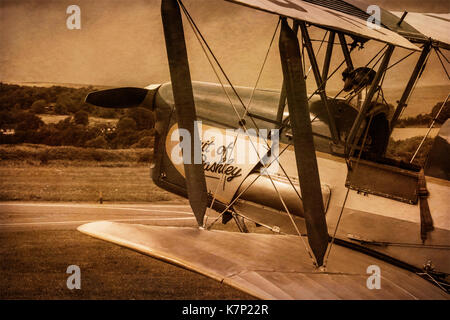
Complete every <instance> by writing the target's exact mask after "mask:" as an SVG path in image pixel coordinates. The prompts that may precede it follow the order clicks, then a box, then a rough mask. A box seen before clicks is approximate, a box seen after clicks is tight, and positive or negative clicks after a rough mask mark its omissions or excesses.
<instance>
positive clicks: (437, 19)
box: [392, 12, 450, 49]
mask: <svg viewBox="0 0 450 320" xmlns="http://www.w3.org/2000/svg"><path fill="white" fill-rule="evenodd" d="M392 13H393V14H395V15H396V16H398V17H401V15H402V14H403V13H402V12H392ZM404 21H406V22H407V23H408V24H409V25H411V26H413V27H414V28H415V29H417V30H418V31H420V32H421V33H422V34H423V35H425V36H426V37H429V38H431V39H433V40H434V41H435V42H438V45H439V46H441V47H443V48H445V49H450V32H449V29H450V14H449V13H445V14H439V13H415V12H409V13H408V14H407V15H406V17H405V20H404Z"/></svg>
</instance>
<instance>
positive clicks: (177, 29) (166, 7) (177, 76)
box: [161, 0, 208, 226]
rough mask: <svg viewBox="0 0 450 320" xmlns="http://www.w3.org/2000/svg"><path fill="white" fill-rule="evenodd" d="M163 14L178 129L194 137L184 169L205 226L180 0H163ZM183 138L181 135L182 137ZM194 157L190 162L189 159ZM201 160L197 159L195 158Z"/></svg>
mask: <svg viewBox="0 0 450 320" xmlns="http://www.w3.org/2000/svg"><path fill="white" fill-rule="evenodd" d="M161 16H162V23H163V27H164V37H165V40H166V49H167V56H168V59H169V69H170V78H171V80H172V89H173V90H172V91H173V97H174V102H175V110H176V114H177V121H178V129H185V130H187V131H188V132H189V134H190V135H189V136H190V139H191V141H190V146H191V150H190V151H191V152H190V159H187V160H188V161H186V160H184V172H185V177H186V187H187V192H188V197H189V203H190V205H191V208H192V211H193V212H194V215H195V218H196V219H197V223H198V225H199V226H202V225H203V218H204V216H205V212H206V206H207V201H208V194H207V191H206V181H205V173H204V171H203V164H202V161H201V159H202V154H201V144H200V138H199V136H198V131H197V128H196V127H194V121H195V120H196V119H197V116H196V113H195V104H194V94H193V91H192V82H191V74H190V71H189V62H188V57H187V50H186V43H185V39H184V31H183V22H182V19H181V13H180V7H179V5H178V2H177V1H176V0H162V2H161ZM180 138H181V137H180ZM189 160H190V161H189ZM194 160H197V161H194Z"/></svg>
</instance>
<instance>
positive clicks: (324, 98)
mask: <svg viewBox="0 0 450 320" xmlns="http://www.w3.org/2000/svg"><path fill="white" fill-rule="evenodd" d="M300 29H301V30H302V36H303V40H304V46H305V47H306V51H307V52H308V57H309V61H310V63H311V67H312V70H313V73H314V79H316V84H317V88H320V90H319V95H320V98H321V99H322V103H323V105H324V106H325V109H326V111H327V114H328V124H329V128H330V133H331V138H332V139H333V142H334V143H335V144H337V143H338V142H339V133H338V131H337V128H336V122H335V121H334V115H333V113H332V112H331V109H330V106H329V104H328V98H327V94H326V92H325V88H324V87H325V84H324V83H323V82H324V80H323V79H322V76H321V74H320V70H319V65H318V64H317V60H316V56H315V54H314V49H313V46H312V43H311V38H310V37H309V32H308V29H307V28H306V24H305V23H304V22H303V21H301V22H300ZM349 55H350V54H349Z"/></svg>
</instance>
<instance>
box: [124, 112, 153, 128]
mask: <svg viewBox="0 0 450 320" xmlns="http://www.w3.org/2000/svg"><path fill="white" fill-rule="evenodd" d="M127 115H128V117H130V118H133V119H134V121H136V126H137V130H145V129H151V128H153V126H154V125H155V120H154V117H153V112H151V111H150V110H148V109H146V108H142V107H138V108H131V109H129V110H128V111H127Z"/></svg>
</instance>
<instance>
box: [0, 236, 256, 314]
mask: <svg viewBox="0 0 450 320" xmlns="http://www.w3.org/2000/svg"><path fill="white" fill-rule="evenodd" d="M0 256H1V257H2V259H0V272H1V274H2V280H1V281H0V299H2V300H3V299H206V300H210V299H246V300H248V299H253V297H251V296H250V295H248V294H245V293H243V292H240V291H238V290H236V289H234V288H231V287H229V286H227V285H224V284H221V283H219V282H217V281H215V280H212V279H210V278H207V277H205V276H202V275H199V274H197V273H194V272H190V271H188V270H185V269H182V268H179V267H176V266H173V265H171V264H168V263H164V262H161V261H159V260H156V259H152V258H149V257H147V256H145V255H143V254H140V253H137V252H134V251H132V250H129V249H125V248H122V247H120V246H116V245H113V244H111V243H107V242H104V241H101V240H97V239H93V238H91V237H88V236H86V235H84V234H82V233H80V232H78V231H75V230H28V231H21V232H9V231H6V232H1V233H0ZM68 264H75V265H78V266H79V267H80V268H81V270H82V285H81V290H68V289H67V287H66V279H67V276H68V275H67V274H66V272H65V271H66V269H67V266H68ZM149 312H151V310H149Z"/></svg>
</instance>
